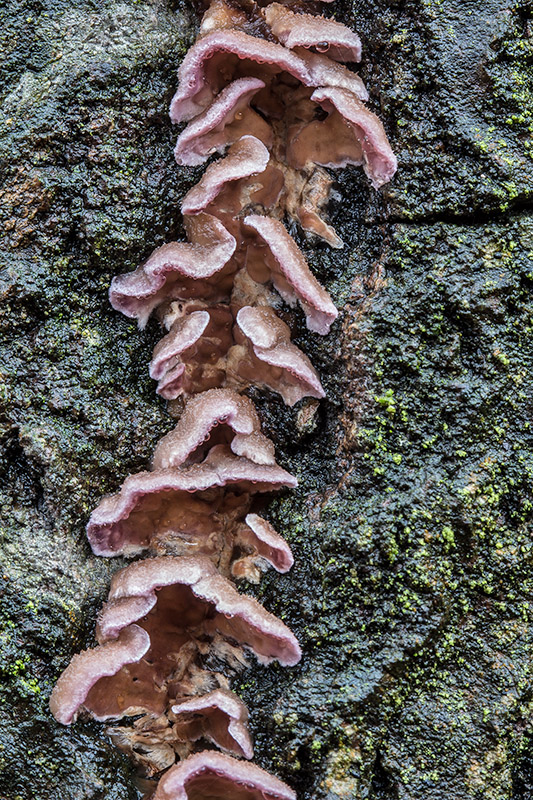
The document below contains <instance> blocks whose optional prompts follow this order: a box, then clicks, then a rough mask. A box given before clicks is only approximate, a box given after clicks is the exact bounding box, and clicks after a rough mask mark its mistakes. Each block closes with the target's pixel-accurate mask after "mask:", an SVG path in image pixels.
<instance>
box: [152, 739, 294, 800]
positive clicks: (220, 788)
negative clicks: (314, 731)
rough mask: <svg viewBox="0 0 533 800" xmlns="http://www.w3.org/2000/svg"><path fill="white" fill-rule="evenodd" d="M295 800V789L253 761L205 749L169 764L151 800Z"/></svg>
mask: <svg viewBox="0 0 533 800" xmlns="http://www.w3.org/2000/svg"><path fill="white" fill-rule="evenodd" d="M203 797H209V798H210V800H226V799H227V798H229V797H231V800H296V793H295V792H294V791H293V790H292V789H290V788H289V787H288V786H287V785H286V784H285V783H283V782H282V781H280V780H279V779H278V778H276V777H275V776H274V775H270V774H269V773H268V772H265V770H263V769H261V768H260V767H257V766H255V764H249V763H247V762H246V761H237V760H236V759H234V758H231V757H230V756H226V755H223V754H222V753H215V752H213V751H204V752H202V753H195V754H194V755H192V756H189V757H188V758H187V759H185V761H182V762H181V763H180V764H176V766H174V767H171V768H170V769H169V771H168V772H167V773H165V775H163V777H162V779H161V780H160V781H159V784H158V787H157V791H156V793H155V795H154V798H153V800H201V798H203Z"/></svg>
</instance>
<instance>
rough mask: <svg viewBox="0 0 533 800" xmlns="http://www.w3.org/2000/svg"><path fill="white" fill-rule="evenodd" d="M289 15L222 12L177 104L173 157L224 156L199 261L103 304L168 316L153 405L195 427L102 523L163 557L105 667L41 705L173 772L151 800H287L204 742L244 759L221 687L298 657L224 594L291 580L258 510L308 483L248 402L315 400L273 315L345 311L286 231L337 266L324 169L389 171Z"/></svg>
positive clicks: (141, 566) (109, 537)
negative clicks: (254, 391) (265, 396)
mask: <svg viewBox="0 0 533 800" xmlns="http://www.w3.org/2000/svg"><path fill="white" fill-rule="evenodd" d="M326 1H327V2H329V0H326ZM289 5H290V8H288V7H287V6H285V5H282V4H280V3H278V2H273V3H270V4H269V3H268V2H267V0H265V2H263V3H262V4H261V5H258V4H256V3H255V2H244V3H242V5H241V6H239V4H238V2H234V0H212V2H211V3H210V6H209V8H208V9H207V11H206V13H205V15H204V17H203V20H202V23H201V26H200V34H199V38H198V40H197V42H196V44H195V45H194V46H193V47H192V48H191V50H190V51H189V53H188V54H187V55H186V57H185V59H184V61H183V63H182V65H181V67H180V69H179V85H178V89H177V91H176V94H175V96H174V98H173V100H172V104H171V118H172V120H173V121H176V122H178V121H186V122H188V124H187V125H186V127H185V129H184V130H183V131H182V133H181V134H180V136H179V137H178V141H177V144H176V149H175V157H176V160H177V162H178V163H179V164H184V165H198V164H201V163H204V162H205V161H207V159H208V158H209V157H210V156H211V155H213V154H214V153H219V154H225V153H226V150H228V152H227V155H226V156H225V157H223V158H219V159H218V160H217V161H215V162H214V163H212V164H211V165H210V166H209V167H208V168H207V170H206V172H205V174H204V177H203V178H202V179H201V180H200V182H199V184H198V185H197V186H196V187H194V188H193V189H191V190H190V191H189V192H188V194H187V195H186V197H185V198H184V199H183V204H182V212H183V214H184V215H185V227H186V232H187V237H188V241H187V242H171V243H169V244H166V245H163V246H162V247H159V248H158V249H157V250H156V251H155V252H154V253H153V254H152V255H151V256H150V257H149V258H148V260H147V261H146V262H145V263H144V264H143V265H142V266H140V267H139V268H138V269H136V270H135V271H134V272H133V273H130V274H127V275H120V276H118V277H116V278H115V279H114V280H113V282H112V285H111V288H110V300H111V303H112V305H113V307H114V308H116V309H117V310H120V311H122V312H123V313H124V314H125V315H126V316H129V317H134V318H137V319H138V321H139V325H140V326H141V327H143V326H144V325H145V324H146V321H147V319H148V317H149V316H150V314H151V313H152V311H154V310H155V309H157V310H158V316H159V319H160V320H161V321H162V323H163V325H164V326H165V327H166V329H167V330H168V333H167V335H166V336H165V337H164V338H163V340H162V341H161V342H160V343H159V344H158V345H157V346H156V348H155V350H154V354H153V358H152V361H151V364H150V375H151V377H152V378H154V380H156V381H157V382H158V388H157V391H158V392H159V394H160V395H161V396H163V397H165V398H166V399H169V400H176V399H177V398H179V397H182V398H183V399H184V401H185V407H184V411H183V413H182V415H181V418H180V421H179V422H178V424H177V426H176V428H175V429H174V430H173V431H171V432H170V433H169V434H167V436H165V437H164V438H163V439H162V440H161V441H160V443H159V445H158V446H157V448H156V451H155V454H154V458H153V463H152V470H151V471H150V472H148V471H147V472H141V473H139V474H137V475H131V476H129V477H128V478H126V480H125V481H124V484H123V486H122V488H121V489H120V491H119V492H118V493H117V494H115V495H113V496H110V497H106V498H104V499H103V500H102V501H101V503H100V504H99V506H98V507H97V508H96V509H95V510H94V512H93V513H92V515H91V518H90V520H89V524H88V526H87V535H88V538H89V541H90V543H91V546H92V548H93V551H94V552H95V553H96V554H99V555H105V556H116V555H125V556H131V555H134V554H137V553H139V552H142V551H144V550H147V551H148V553H149V555H150V556H152V557H151V558H147V559H144V560H141V561H137V562H135V563H133V564H130V566H128V567H126V568H124V569H122V570H120V571H119V572H117V573H116V574H115V576H114V577H113V580H112V583H111V589H110V593H109V599H108V602H107V603H106V604H105V606H104V608H103V610H102V612H101V614H100V616H99V619H98V625H97V631H96V634H97V641H98V646H97V647H95V648H93V649H92V650H87V651H85V652H83V653H80V654H79V655H78V656H75V657H74V658H73V660H72V662H71V664H70V665H69V666H68V667H67V669H66V670H65V671H64V673H63V674H62V676H61V677H60V679H59V680H58V682H57V685H56V687H55V689H54V692H53V694H52V698H51V703H50V705H51V709H52V711H53V713H54V715H55V717H56V719H58V720H59V721H61V722H63V723H65V724H69V723H70V722H72V720H73V719H75V717H76V715H77V713H78V712H80V711H85V712H88V713H89V714H90V715H92V716H93V717H95V718H96V719H100V720H109V719H114V720H118V722H117V725H116V727H115V728H113V729H111V730H110V731H109V732H110V734H111V735H112V737H113V739H114V741H115V742H117V744H118V746H119V747H121V748H122V749H124V750H126V751H127V752H128V753H130V755H132V757H133V758H134V759H135V760H136V761H137V764H139V765H141V766H142V767H143V769H144V771H145V774H146V775H148V776H152V775H156V774H157V773H160V772H161V771H162V770H165V769H168V768H169V767H170V769H168V772H167V773H166V774H165V775H164V776H163V777H162V779H161V781H160V783H159V785H158V788H157V789H156V792H155V795H154V796H153V797H152V800H226V799H227V798H228V797H231V798H232V800H296V798H295V794H294V792H293V791H292V790H291V789H290V788H289V787H288V786H286V785H285V784H284V783H282V782H281V781H279V780H278V779H277V778H275V777H273V776H272V775H269V774H268V773H266V772H264V771H263V770H261V769H259V768H258V767H255V766H253V765H251V764H249V763H245V762H243V761H238V760H236V759H234V758H231V757H229V756H228V755H221V754H218V753H214V752H212V751H208V752H195V751H197V750H198V747H199V745H198V742H200V741H206V742H208V743H211V744H213V745H215V746H216V747H219V748H220V749H222V750H224V751H225V752H226V753H230V754H232V755H236V756H238V757H241V758H242V757H244V758H247V759H249V758H251V757H252V754H253V747H252V742H251V739H250V735H249V731H248V727H247V711H246V708H245V706H244V704H243V703H242V701H241V700H239V699H238V698H237V697H236V696H235V695H234V694H233V693H232V692H231V691H230V677H232V676H234V675H235V674H236V673H237V672H238V671H239V670H240V669H242V667H243V666H244V665H245V663H246V658H245V655H244V654H245V652H247V651H251V652H252V653H254V654H255V656H256V657H257V659H258V660H259V661H260V662H261V663H265V664H268V663H270V662H271V661H273V660H277V661H278V662H279V663H280V664H282V665H289V666H290V665H294V664H296V663H297V662H298V660H299V658H300V648H299V645H298V643H297V641H296V639H295V637H294V636H293V634H292V633H291V631H290V630H289V629H288V628H287V627H286V626H285V625H284V624H283V623H282V622H281V621H280V620H278V619H276V618H275V617H274V616H272V615H271V614H269V613H268V612H267V611H266V610H265V609H264V608H263V607H262V606H261V605H260V604H259V603H258V602H257V601H256V600H254V599H253V598H251V597H248V596H246V595H240V594H239V593H238V592H237V591H236V590H235V588H234V587H233V585H232V583H231V582H230V578H232V577H233V578H234V579H237V580H240V579H246V580H248V581H251V582H257V581H258V580H259V577H260V574H261V572H262V571H263V570H264V569H266V568H267V567H268V566H272V567H274V568H275V569H276V570H278V571H279V572H286V571H287V570H289V569H290V567H291V566H292V563H293V557H292V553H291V550H290V548H289V546H288V544H287V543H286V542H285V541H284V540H283V539H282V538H281V537H280V536H279V535H278V534H277V533H276V531H275V530H274V528H273V527H272V526H271V525H270V523H269V522H267V521H266V520H265V519H263V518H262V517H260V516H258V515H257V514H255V513H253V511H252V502H253V501H254V496H255V495H256V494H257V493H262V492H268V491H271V490H275V489H280V488H283V487H294V486H296V483H297V482H296V479H295V478H294V477H293V476H292V475H290V474H289V473H288V472H286V471H285V470H283V469H282V468H280V467H279V466H278V465H277V464H276V462H275V457H274V447H273V444H272V442H270V440H269V439H267V438H266V437H265V436H264V435H263V434H262V433H261V430H260V424H259V418H258V416H257V414H256V412H255V410H254V408H253V406H252V404H251V402H250V401H249V400H248V399H247V398H245V397H242V396H240V395H238V394H237V392H242V391H243V390H244V389H246V388H248V387H250V386H259V387H268V388H269V389H271V390H272V391H275V392H278V393H279V394H280V395H281V396H282V398H283V400H284V401H285V403H287V404H288V405H293V404H294V403H296V402H298V401H299V400H301V399H302V398H304V397H313V398H321V397H323V396H324V391H323V389H322V386H321V383H320V380H319V377H318V375H317V373H316V371H315V370H314V368H313V367H312V365H311V363H310V361H309V359H308V358H307V357H306V356H305V355H304V354H303V353H302V352H301V351H300V350H299V349H298V348H297V347H296V346H295V345H294V344H292V343H291V341H290V330H289V327H288V326H287V325H286V324H285V323H284V322H282V321H281V320H280V319H279V318H278V317H277V315H276V312H275V310H274V309H275V308H278V307H279V306H280V305H281V302H282V301H285V302H287V303H288V304H289V305H291V306H295V305H296V304H299V305H300V306H301V308H302V309H303V312H304V314H305V317H306V321H307V326H308V328H309V329H310V330H312V331H315V332H318V333H320V334H322V335H325V334H327V333H328V331H329V329H330V326H331V324H332V323H333V321H334V320H335V318H336V316H337V310H336V308H335V306H334V304H333V302H332V300H331V298H330V296H329V294H328V293H327V292H326V291H325V289H323V288H322V287H321V286H320V284H319V283H318V281H317V280H316V279H315V278H314V276H313V275H312V273H311V272H310V270H309V267H308V265H307V263H306V260H305V258H304V256H303V254H302V252H301V251H300V250H299V248H298V247H297V245H296V243H295V242H294V241H293V240H292V238H291V237H290V235H289V233H288V231H287V229H286V227H285V225H284V221H285V219H286V217H289V218H292V219H293V220H295V221H297V222H298V223H299V224H300V226H301V227H302V229H303V230H305V231H308V232H311V233H312V234H315V235H317V236H319V237H320V238H322V239H323V240H324V241H326V242H328V243H329V244H330V245H331V246H332V247H335V248H340V247H342V246H343V243H342V240H341V239H340V237H339V236H338V235H337V234H336V232H335V231H334V229H333V228H332V227H331V226H330V225H329V224H328V223H327V222H326V220H325V219H324V213H325V211H326V205H327V202H328V199H329V194H330V189H331V185H332V181H331V178H330V177H329V174H328V173H327V172H326V169H324V167H339V166H344V165H346V164H355V165H362V166H363V168H364V170H365V172H366V174H367V175H368V177H369V178H370V180H371V182H372V184H373V185H374V186H375V187H378V186H381V185H382V184H383V183H385V182H386V181H388V180H390V178H391V177H392V175H393V174H394V171H395V169H396V159H395V157H394V155H393V153H392V151H391V149H390V145H389V143H388V141H387V137H386V135H385V131H384V129H383V126H382V125H381V123H380V121H379V120H378V119H377V117H376V116H375V115H374V114H372V113H371V112H370V111H369V110H368V109H367V108H366V106H365V105H364V102H365V101H366V100H368V93H367V90H366V88H365V86H364V84H363V83H362V81H361V79H360V78H359V76H358V75H356V74H355V73H354V72H352V71H350V70H349V69H347V68H346V67H345V66H344V65H343V64H342V63H339V62H343V61H357V60H359V58H360V53H361V43H360V40H359V37H358V36H357V34H355V33H353V32H352V31H350V30H349V29H348V28H346V27H345V26H344V25H341V24H339V23H338V22H336V21H334V20H329V19H325V18H323V17H313V16H312V15H310V14H307V13H300V12H301V10H302V9H305V7H306V3H305V0H303V2H300V4H295V3H292V2H291V3H290V4H289ZM310 7H311V8H313V7H314V5H313V6H310V5H308V6H307V8H310ZM228 148H229V149H228ZM276 292H277V293H278V294H279V296H280V297H281V300H280V298H279V297H278V296H277V294H276ZM177 406H180V408H181V401H180V402H178V403H175V404H173V406H171V410H172V412H174V411H175V410H176V407H177ZM221 665H224V667H223V668H222V667H221ZM221 670H223V673H224V674H223V673H222V671H221ZM132 716H137V719H135V720H133V721H131V720H129V722H128V724H126V722H125V721H124V719H123V718H124V717H127V718H130V717H132ZM176 758H179V759H181V763H179V764H178V765H174V764H175V761H176Z"/></svg>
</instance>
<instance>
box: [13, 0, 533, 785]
mask: <svg viewBox="0 0 533 800" xmlns="http://www.w3.org/2000/svg"><path fill="white" fill-rule="evenodd" d="M334 11H335V13H336V16H337V18H338V19H340V20H343V21H345V22H347V23H348V24H350V26H351V27H354V28H357V29H358V30H359V32H360V33H361V35H362V38H363V43H364V58H363V66H362V76H363V78H364V79H365V81H366V82H367V85H368V87H369V89H370V92H371V105H372V107H373V108H374V109H375V110H379V113H380V115H381V117H382V119H383V120H384V123H385V126H386V128H387V131H388V133H389V134H390V137H391V141H392V144H393V147H394V148H395V150H396V152H397V154H398V157H399V170H398V174H397V176H396V178H395V179H394V181H393V183H392V184H391V186H390V187H386V188H385V190H384V191H383V192H380V193H375V192H374V191H373V190H370V189H369V188H368V185H367V182H366V180H365V178H364V176H363V175H362V173H361V172H360V171H358V170H356V169H348V170H343V171H339V172H338V174H337V177H338V181H339V185H338V195H337V199H336V200H335V201H334V202H332V204H331V215H332V218H333V220H334V223H335V226H336V228H337V230H338V231H339V232H340V233H341V234H342V235H343V238H344V240H345V242H346V246H345V249H344V250H343V251H341V252H340V253H339V252H338V251H332V250H330V249H328V247H327V246H325V245H322V244H319V245H317V244H316V243H315V242H312V241H310V240H305V239H302V238H301V237H300V239H299V243H300V245H301V246H302V248H303V249H304V251H305V253H306V255H307V257H308V259H309V261H310V263H311V264H312V266H313V269H314V270H315V273H316V274H317V276H318V277H319V278H320V280H321V281H322V282H323V283H324V284H325V285H326V286H327V287H328V289H329V290H330V291H331V293H332V295H333V298H334V300H335V301H336V303H337V305H338V307H339V308H340V309H342V312H341V319H340V321H339V322H337V324H336V325H335V326H334V330H333V333H332V334H331V335H330V336H328V337H325V338H324V339H321V338H320V337H318V336H316V335H312V334H309V333H307V332H305V330H304V326H303V324H302V318H301V315H300V314H299V313H294V315H293V318H292V323H293V328H294V331H295V339H296V342H297V344H299V345H300V346H301V347H302V348H303V349H304V350H305V351H306V352H307V353H308V354H309V355H310V356H311V358H312V360H313V363H314V364H315V365H316V366H317V368H318V369H319V371H320V373H321V377H322V379H323V382H324V386H325V388H326V390H327V394H328V398H327V400H326V401H324V402H322V403H321V404H320V407H319V409H318V412H317V413H316V414H315V415H314V416H313V415H312V414H311V413H310V409H309V408H308V407H304V409H303V410H302V408H301V407H300V406H301V404H300V406H297V407H296V408H295V409H293V410H287V409H286V408H285V407H284V406H283V404H282V403H281V402H280V401H278V400H277V399H276V398H275V397H274V396H273V395H272V396H269V397H266V399H265V395H264V393H261V395H260V394H259V393H257V395H256V394H254V401H255V402H256V403H257V405H258V408H259V410H260V413H261V416H262V419H263V423H264V431H265V433H266V434H267V435H269V436H271V437H272V438H273V439H274V440H275V442H276V446H277V453H278V457H279V459H278V460H279V461H280V463H281V464H283V465H284V466H286V467H288V468H289V469H290V470H291V471H292V472H294V473H295V474H296V475H298V477H299V478H300V489H299V490H298V491H297V492H291V493H287V494H286V495H284V496H282V497H277V498H274V499H273V500H272V502H271V503H270V505H269V506H268V507H267V510H266V513H267V515H268V516H269V517H270V519H271V520H272V521H273V522H275V523H276V526H277V528H278V530H279V532H280V533H282V534H283V535H284V536H286V537H287V539H288V540H289V542H290V543H291V545H292V547H293V550H294V553H295V556H296V565H295V567H294V568H293V570H292V571H291V573H289V574H288V575H286V576H284V577H279V576H277V575H276V576H268V577H267V578H265V579H264V581H263V583H262V585H261V586H260V587H259V589H258V590H257V594H258V596H260V598H261V601H262V602H263V603H264V604H265V606H266V607H267V608H268V609H269V610H270V611H272V612H274V613H276V614H277V615H278V616H280V617H281V618H282V619H283V620H284V621H285V622H287V623H288V624H289V625H290V626H291V627H292V628H293V630H294V631H295V633H297V635H298V637H299V639H300V641H301V643H302V645H303V648H304V658H303V660H302V663H301V666H299V667H298V668H295V669H290V670H287V669H281V668H276V667H268V668H265V667H254V668H253V669H250V670H249V671H248V672H246V673H244V677H243V680H242V684H241V685H239V686H237V687H235V688H236V689H237V691H238V692H239V693H240V694H241V696H242V697H243V699H244V700H245V701H246V702H247V703H248V704H249V706H250V709H251V720H252V725H253V729H254V734H255V739H256V753H257V761H258V763H260V764H261V765H262V766H264V767H266V768H268V769H269V770H272V771H273V772H275V773H277V774H278V775H279V776H280V777H282V778H283V779H284V780H287V781H288V782H289V783H290V784H291V785H293V786H294V787H295V788H296V789H297V790H298V796H299V800H341V798H342V799H343V800H348V799H352V798H353V800H407V799H408V800H457V798H461V800H479V799H481V798H483V800H485V799H487V800H489V798H490V800H530V798H531V797H533V761H531V760H530V759H531V754H532V753H533V740H532V737H533V731H532V725H531V720H532V717H531V697H532V676H531V663H532V649H533V647H532V646H533V628H532V613H533V605H532V603H533V599H532V591H533V566H532V563H533V562H532V557H533V545H532V540H531V511H532V509H533V497H532V483H533V454H532V444H533V442H532V435H531V430H532V425H533V421H532V419H531V410H532V392H531V389H532V383H531V372H532V366H533V364H532V360H533V359H532V341H533V309H532V307H531V301H530V292H531V287H532V285H533V217H532V210H531V209H532V206H531V193H532V187H533V158H532V156H533V147H531V146H530V145H531V132H532V131H533V66H532V63H533V58H532V56H533V48H532V42H533V38H532V37H533V12H532V9H531V5H530V4H529V3H527V2H520V1H518V2H515V3H509V2H505V0H482V2H479V0H478V2H474V0H411V1H409V0H407V1H406V2H390V3H387V2H380V1H379V0H378V2H373V3H370V2H364V0H361V1H359V0H355V1H354V3H353V7H350V5H349V4H348V3H340V4H338V5H337V4H336V5H335V7H334ZM1 14H2V30H1V31H0V44H1V47H2V52H3V53H4V55H5V56H6V66H5V78H4V84H3V86H2V89H1V94H2V120H1V122H0V125H1V132H2V138H1V157H2V176H3V179H4V188H3V195H2V199H3V209H2V212H1V213H2V217H1V223H0V224H1V230H2V233H3V234H4V235H5V243H6V250H5V251H4V254H3V259H2V261H3V263H2V273H1V291H2V298H3V304H2V313H1V324H2V332H3V334H4V335H5V339H6V348H5V350H4V355H3V358H2V363H1V372H2V378H3V382H4V383H3V400H2V402H3V406H2V412H1V423H2V431H1V436H2V444H3V455H2V462H1V469H2V472H3V475H4V477H5V481H4V482H3V489H2V499H1V503H2V511H3V523H2V529H1V537H2V559H3V563H2V573H1V574H0V581H1V582H2V584H3V586H2V589H3V605H2V610H1V612H0V614H1V616H0V630H1V634H0V635H1V639H0V641H1V643H2V652H1V661H0V670H1V673H2V675H1V680H0V702H1V703H2V709H3V711H4V721H3V722H2V727H1V729H0V798H1V800H30V798H31V800H82V799H83V800H85V799H87V800H88V799H89V798H91V799H94V800H96V799H98V800H126V798H127V799H128V800H133V798H136V797H137V789H136V784H135V776H134V775H132V773H131V769H130V766H129V762H128V761H127V760H126V759H125V758H123V757H122V756H121V755H120V753H119V752H118V751H117V750H116V749H115V748H114V747H113V746H112V744H111V743H110V742H108V740H107V739H106V737H105V735H104V733H103V730H102V726H100V725H97V724H91V723H87V722H83V721H80V722H78V723H76V724H75V725H74V726H73V727H72V728H71V729H66V728H62V727H61V726H59V725H57V724H56V723H55V722H54V720H53V719H52V718H51V716H50V713H49V711H48V705H47V703H48V696H49V692H50V689H51V687H52V685H53V683H54V681H55V679H56V678H57V676H58V674H59V672H60V671H61V669H62V668H64V666H65V665H66V663H67V662H68V660H69V659H70V657H71V655H72V654H73V653H74V652H76V651H78V650H79V649H81V648H82V647H85V646H89V645H91V643H92V631H93V627H94V620H95V615H96V611H97V609H98V607H99V605H100V603H101V601H102V598H103V596H104V594H105V591H106V588H107V585H108V582H109V578H110V575H111V574H112V572H113V571H114V570H116V569H117V568H118V567H119V566H121V565H122V564H121V563H120V562H119V561H117V560H114V561H107V560H105V559H99V558H95V557H94V556H92V555H91V553H90V551H89V547H88V545H87V543H86V540H85V534H84V526H85V523H86V521H87V517H88V514H89V512H90V510H91V509H92V508H93V507H94V505H95V504H96V503H97V501H98V500H99V498H100V497H101V496H102V495H103V494H104V493H106V492H110V491H114V490H116V489H117V488H118V486H119V485H120V483H121V481H122V480H123V478H124V477H125V476H126V475H127V474H129V473H130V472H135V471H138V470H140V469H143V468H145V467H146V465H147V463H148V461H149V458H150V454H151V452H152V449H153V446H154V443H155V441H156V440H157V439H158V438H160V436H161V435H162V434H164V433H165V432H166V431H167V430H169V429H170V428H171V427H172V424H173V421H172V419H171V418H170V417H169V415H168V414H167V411H166V409H165V404H164V403H163V402H162V401H160V400H158V399H156V397H155V394H154V385H153V383H152V381H151V380H150V379H149V377H148V374H147V367H146V365H147V363H148V361H149V358H150V354H151V350H152V347H153V344H154V342H155V341H156V339H157V338H158V336H159V334H158V331H157V326H156V324H155V323H153V324H152V325H151V326H149V327H148V329H147V330H146V331H144V332H142V333H140V332H139V331H137V330H136V327H135V325H134V324H133V323H131V322H129V321H127V320H126V319H124V318H123V317H121V316H120V315H118V314H116V313H114V312H113V311H112V310H111V308H110V307H109V305H108V302H107V287H108V285H109V282H110V279H111V277H112V276H113V275H114V274H115V273H117V272H124V271H126V270H127V269H128V268H133V267H135V266H136V265H137V264H138V263H139V262H140V261H141V260H142V259H143V258H144V257H145V256H147V255H148V254H149V253H150V252H151V250H152V249H153V248H154V247H155V246H156V245H158V244H160V243H161V242H162V241H163V240H165V239H167V240H168V239H170V238H172V237H175V236H180V235H181V234H182V229H181V219H180V215H179V210H178V203H179V200H180V198H181V197H182V196H183V195H184V193H185V192H186V191H187V189H189V188H190V187H191V186H192V185H193V183H194V182H196V181H197V180H198V177H199V175H200V174H201V172H202V170H201V169H198V170H196V169H195V170H189V169H184V168H177V167H176V166H175V164H174V163H173V159H172V144H173V140H174V138H175V131H173V130H172V128H171V125H170V123H169V121H168V116H167V107H168V103H169V99H170V97H171V95H172V92H173V89H174V88H175V84H176V70H177V66H178V65H179V62H180V60H181V59H182V57H183V55H184V53H185V51H186V49H187V47H188V45H189V44H190V42H191V41H192V39H193V36H194V21H195V20H194V14H193V11H192V8H191V7H190V6H186V5H185V4H184V3H183V2H178V4H177V5H170V4H168V5H166V4H164V3H160V4H159V3H157V2H149V1H148V0H138V2H137V1H136V0H129V2H115V1H114V0H109V1H108V2H104V0H92V1H91V0H85V1H84V2H79V3H74V2H72V1H71V2H63V0H18V2H15V0H13V2H8V3H7V5H6V6H4V9H3V10H2V12H1ZM293 233H295V234H296V235H298V234H297V233H296V231H293ZM304 406H305V404H304Z"/></svg>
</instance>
